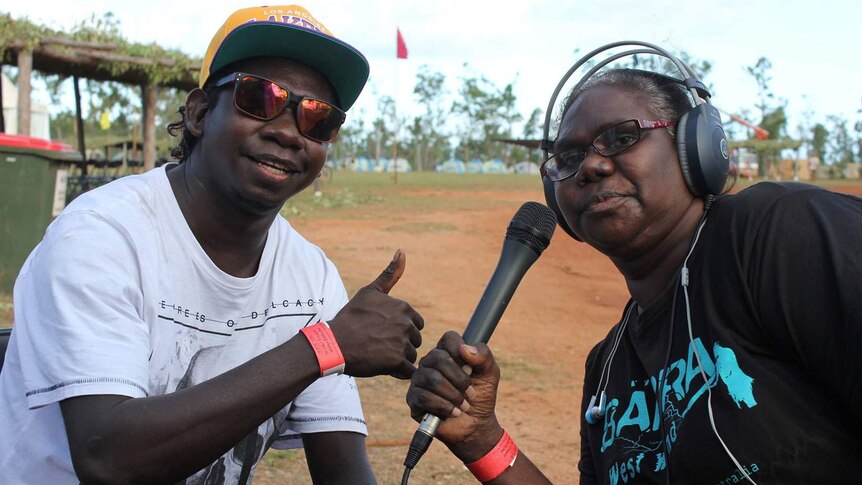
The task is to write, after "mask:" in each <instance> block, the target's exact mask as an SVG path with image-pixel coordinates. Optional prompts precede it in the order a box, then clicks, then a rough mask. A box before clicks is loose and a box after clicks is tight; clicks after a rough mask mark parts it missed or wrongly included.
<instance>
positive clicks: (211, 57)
mask: <svg viewBox="0 0 862 485" xmlns="http://www.w3.org/2000/svg"><path fill="white" fill-rule="evenodd" d="M262 56H271V57H285V58H288V59H293V60H296V61H299V62H302V63H303V64H305V65H307V66H309V67H311V68H312V69H314V70H316V71H318V72H319V73H321V74H323V76H324V77H325V78H326V79H327V80H328V81H329V83H330V84H331V85H332V87H333V88H334V89H335V94H336V96H338V102H337V103H336V104H337V105H338V107H339V108H341V109H342V110H344V111H347V110H348V109H349V108H350V107H351V106H353V103H354V102H355V101H356V98H358V97H359V93H361V92H362V88H363V87H364V86H365V82H366V81H367V80H368V61H367V60H366V59H365V56H363V55H362V53H361V52H359V51H358V50H356V48H354V47H353V46H351V45H350V44H348V43H346V42H344V41H341V40H339V39H338V38H337V37H335V36H334V35H332V32H330V31H329V29H327V28H326V27H325V26H324V25H323V24H322V23H320V22H319V21H318V20H317V19H315V18H314V17H313V16H312V15H311V14H310V13H309V12H308V10H306V9H305V8H303V7H300V6H299V5H284V6H271V7H269V6H267V7H249V8H243V9H240V10H237V11H236V12H234V13H232V14H231V15H230V17H228V18H227V20H226V21H225V23H224V25H222V26H221V27H220V28H219V29H218V31H217V32H216V34H215V36H214V37H213V39H212V41H210V45H209V48H207V52H206V55H205V56H204V59H203V62H202V63H201V77H200V82H199V86H200V87H203V86H204V84H205V83H206V82H207V79H209V77H210V75H212V74H213V73H214V72H217V71H218V70H219V69H221V68H223V67H225V66H227V65H228V64H230V63H233V62H236V61H241V60H243V59H249V58H252V57H262Z"/></svg>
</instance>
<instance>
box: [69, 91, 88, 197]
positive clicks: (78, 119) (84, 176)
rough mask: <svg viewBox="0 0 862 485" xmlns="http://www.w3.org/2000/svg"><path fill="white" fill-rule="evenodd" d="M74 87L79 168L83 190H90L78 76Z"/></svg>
mask: <svg viewBox="0 0 862 485" xmlns="http://www.w3.org/2000/svg"><path fill="white" fill-rule="evenodd" d="M72 87H73V88H74V90H75V133H76V134H77V135H78V151H80V152H81V161H80V162H79V163H78V168H79V169H80V171H81V175H80V180H81V190H82V191H84V192H86V191H88V190H90V178H89V177H88V175H87V145H86V144H85V142H84V115H83V114H82V111H81V87H80V86H79V85H78V76H72Z"/></svg>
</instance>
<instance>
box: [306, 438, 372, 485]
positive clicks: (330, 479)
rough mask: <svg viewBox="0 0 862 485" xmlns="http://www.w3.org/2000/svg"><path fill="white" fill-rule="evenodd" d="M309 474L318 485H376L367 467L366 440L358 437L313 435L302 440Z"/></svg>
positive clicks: (368, 464)
mask: <svg viewBox="0 0 862 485" xmlns="http://www.w3.org/2000/svg"><path fill="white" fill-rule="evenodd" d="M302 443H303V445H304V446H305V458H306V461H307V462H308V471H309V472H310V473H311V479H312V480H313V481H314V483H315V485H324V484H326V485H342V484H343V485H376V484H377V480H376V479H375V478H374V473H373V472H372V471H371V464H370V463H368V454H367V453H366V451H365V436H363V435H361V434H359V433H351V432H346V431H345V432H334V433H310V434H305V435H303V436H302Z"/></svg>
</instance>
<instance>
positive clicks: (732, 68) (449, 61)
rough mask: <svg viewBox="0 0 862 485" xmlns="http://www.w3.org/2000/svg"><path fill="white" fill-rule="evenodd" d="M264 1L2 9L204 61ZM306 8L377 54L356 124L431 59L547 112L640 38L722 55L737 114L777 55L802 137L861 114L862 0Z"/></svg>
mask: <svg viewBox="0 0 862 485" xmlns="http://www.w3.org/2000/svg"><path fill="white" fill-rule="evenodd" d="M71 5H74V7H71ZM202 5H205V7H202ZM252 5H255V4H253V3H248V2H237V1H225V0H209V1H207V2H206V3H204V2H199V1H197V2H196V1H186V2H176V1H170V2H169V1H165V0H149V1H146V2H119V1H116V0H114V1H108V0H75V1H74V2H69V1H68V0H62V1H56V0H42V1H40V2H34V3H30V2H21V1H11V0H2V1H0V12H8V13H10V14H12V16H13V17H16V18H18V17H27V18H28V19H29V20H31V21H33V22H36V23H40V24H43V25H46V26H49V27H52V28H55V29H60V30H63V29H68V28H70V27H72V26H73V25H75V24H77V23H79V22H81V21H82V20H84V19H86V18H88V17H89V16H90V15H92V14H94V13H95V14H98V15H100V14H101V13H104V12H108V11H110V12H113V13H114V14H115V15H116V16H117V17H118V18H119V20H120V22H121V27H122V31H123V33H124V35H125V36H126V38H127V39H129V40H131V41H136V42H157V43H158V44H159V45H161V46H163V47H166V48H174V49H179V50H181V51H183V52H185V53H187V54H190V55H193V56H202V55H203V53H204V51H205V50H206V47H207V45H208V43H209V41H210V39H211V38H212V35H213V33H215V30H216V29H217V28H218V27H219V26H220V25H221V23H222V22H223V21H224V20H225V19H226V18H227V16H228V15H229V14H230V13H232V12H233V11H234V10H236V9H238V8H242V7H246V6H252ZM302 5H303V6H304V7H306V8H307V9H308V10H309V11H310V12H311V14H312V15H314V16H315V17H316V18H317V19H318V20H319V21H321V22H322V23H323V24H324V25H326V27H327V28H328V29H329V30H330V31H332V32H333V34H335V35H336V36H337V37H339V38H341V39H343V40H345V41H346V42H348V43H350V44H352V45H353V46H354V47H356V48H357V49H359V50H360V51H361V52H363V53H364V54H365V56H366V57H367V58H368V60H369V63H370V65H371V76H370V78H369V83H368V85H367V86H366V88H365V91H364V92H363V94H362V95H361V96H360V98H359V100H358V101H357V104H356V105H355V106H354V108H353V109H352V110H351V112H350V113H349V114H348V117H349V118H348V119H350V117H354V118H356V117H363V118H365V119H366V121H367V122H370V121H371V118H372V117H373V116H374V115H376V106H377V100H378V99H379V98H380V97H381V96H391V97H393V98H394V99H395V101H396V106H397V110H398V113H399V115H401V116H411V115H415V114H418V113H419V112H420V111H421V109H420V107H419V106H418V105H417V104H416V102H415V99H414V96H413V93H412V91H413V87H414V85H415V80H416V73H417V71H418V69H419V67H420V66H423V65H427V66H428V68H429V69H430V70H431V71H437V72H441V73H443V74H444V75H445V76H446V86H447V90H448V92H449V99H448V103H451V100H452V99H454V97H455V96H457V91H458V88H459V86H460V85H461V80H462V79H463V78H464V77H465V76H466V77H475V76H485V77H486V78H487V79H489V80H490V81H491V82H493V83H494V84H495V85H497V86H498V87H500V88H502V87H504V86H505V85H506V84H508V83H511V82H514V91H515V95H516V96H517V98H518V102H517V107H518V110H519V111H520V113H521V114H522V115H523V116H524V117H525V118H526V117H528V116H529V114H530V113H531V112H532V111H533V109H535V108H541V109H542V111H543V112H544V110H545V108H546V107H547V105H548V101H549V98H550V95H551V93H552V92H553V89H554V87H555V86H556V84H557V82H558V81H559V78H560V77H561V76H562V75H563V74H564V73H565V72H566V71H567V70H568V68H569V67H570V66H571V65H572V64H573V63H574V62H575V61H576V60H577V59H578V57H579V56H580V55H583V54H584V53H586V52H588V51H590V50H592V49H594V48H596V47H598V46H601V45H603V44H606V43H609V42H614V41H619V40H641V41H646V42H651V43H655V44H658V45H659V46H661V47H664V48H665V49H668V50H670V51H671V52H674V53H679V52H680V51H685V52H687V53H688V54H689V55H691V56H692V57H694V58H696V59H702V60H707V61H709V62H711V63H712V71H711V73H710V74H709V76H708V77H707V78H706V81H707V83H708V84H711V85H712V86H713V93H712V94H713V102H714V104H715V105H716V106H718V107H719V108H721V109H723V110H725V111H728V112H732V113H737V114H741V113H744V112H746V111H747V112H750V113H755V112H756V111H757V109H756V104H757V102H758V91H757V84H756V82H755V81H754V78H753V77H752V76H751V75H750V74H748V73H747V72H746V67H748V66H753V65H754V64H756V63H757V60H758V59H759V58H760V57H766V58H767V59H769V60H770V61H771V63H772V69H771V70H770V71H769V73H770V74H771V77H772V79H771V81H770V88H771V90H772V92H773V94H774V96H775V98H776V99H781V100H785V101H786V102H787V113H788V116H789V122H788V131H789V134H790V135H791V136H794V137H797V136H798V134H799V131H798V128H797V127H798V126H800V125H806V126H809V127H810V126H812V125H813V124H814V123H818V122H821V123H825V122H826V119H827V116H828V115H838V116H841V117H842V118H844V119H846V120H848V121H849V126H850V127H852V126H853V125H854V124H855V123H856V122H857V121H862V112H860V110H862V64H860V63H859V62H858V60H857V55H856V54H855V52H856V50H857V49H858V48H859V47H860V46H862V26H860V19H862V2H858V1H855V0H819V1H812V0H808V1H801V0H783V1H779V0H722V1H718V0H703V1H701V2H680V1H679V0H676V1H671V0H536V1H531V0H522V1H519V2H514V1H510V0H497V1H479V0H473V1H469V0H460V1H453V0H436V1H433V2H432V1H422V2H415V1H410V0H402V1H395V0H361V1H359V0H309V1H305V2H303V3H302ZM396 28H400V30H401V32H402V34H403V36H404V39H405V42H406V44H407V48H408V51H409V55H408V59H406V60H399V59H396V58H395V50H396V40H395V39H396ZM578 53H579V54H578ZM465 63H466V65H467V67H465ZM448 103H447V104H448ZM752 117H753V118H757V115H754V114H752ZM752 121H757V119H754V120H752ZM366 126H367V123H366ZM516 135H517V133H516Z"/></svg>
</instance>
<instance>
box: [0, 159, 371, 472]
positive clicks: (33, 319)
mask: <svg viewBox="0 0 862 485" xmlns="http://www.w3.org/2000/svg"><path fill="white" fill-rule="evenodd" d="M13 297H14V310H15V326H14V330H13V332H12V334H13V336H12V340H11V342H10V345H9V349H8V351H7V354H6V363H5V365H4V367H3V371H2V374H0V483H4V484H17V483H28V484H31V483H50V484H62V483H78V480H77V479H76V478H75V474H74V471H73V468H72V462H71V457H70V454H69V445H68V441H67V437H66V433H65V428H64V423H63V419H62V415H61V413H60V406H59V402H60V401H62V400H64V399H67V398H70V397H74V396H82V395H94V394H115V395H123V396H129V397H132V398H139V397H146V396H155V395H160V394H167V393H170V392H174V391H177V390H179V389H183V388H187V387H190V386H193V385H195V384H198V383H201V382H203V381H205V380H207V379H210V378H212V377H215V376H217V375H220V374H223V373H224V372H226V371H228V370H230V369H232V368H234V367H236V366H238V365H240V364H242V363H244V362H246V361H248V360H250V359H251V358H253V357H255V356H257V355H259V354H261V353H263V352H266V351H267V350H270V349H272V348H274V347H276V346H278V345H279V344H281V343H283V342H285V341H287V340H288V339H290V338H291V337H293V336H294V335H296V334H297V332H298V331H299V329H300V328H302V327H303V326H305V325H308V324H311V323H315V322H317V321H319V320H330V319H331V318H333V317H334V316H335V314H336V313H337V312H338V311H339V310H340V309H341V307H342V306H344V304H345V303H347V292H346V291H345V289H344V284H343V283H342V281H341V278H340V276H339V274H338V271H337V270H336V268H335V266H334V265H333V264H332V262H331V261H330V260H329V259H327V258H326V256H325V255H324V253H323V251H321V250H320V249H319V248H318V247H316V246H314V245H313V244H311V243H309V242H308V241H307V240H305V239H304V238H303V237H302V236H300V235H299V234H298V233H297V232H296V231H294V230H293V228H291V226H290V224H289V223H288V222H287V220H285V219H284V218H282V217H277V218H276V220H275V222H274V223H273V224H272V227H270V230H269V234H268V237H267V241H266V247H265V248H264V250H263V255H262V256H261V261H260V268H259V270H258V274H257V275H255V276H253V277H250V278H236V277H233V276H230V275H228V274H226V273H224V272H223V271H221V270H220V269H219V268H218V267H217V266H216V265H215V264H214V263H213V262H212V261H211V260H210V258H209V257H208V256H207V254H206V253H205V252H204V250H203V249H202V248H201V246H200V244H199V243H198V241H197V240H196V239H195V237H194V235H193V234H192V232H191V229H189V227H188V224H187V223H186V221H185V219H184V218H183V215H182V212H181V211H180V208H179V206H178V205H177V202H176V199H175V198H174V195H173V192H172V191H171V187H170V184H169V182H168V179H167V175H166V171H165V168H160V169H156V170H152V171H150V172H148V173H146V174H143V175H137V176H129V177H124V178H122V179H120V180H117V181H116V182H113V183H110V184H108V185H106V186H104V187H101V188H99V189H96V190H93V191H90V192H88V193H86V194H84V195H82V196H81V197H79V198H78V199H76V200H75V201H74V202H73V203H71V204H70V205H69V207H67V208H66V210H65V211H63V213H62V214H61V215H60V216H59V217H58V218H57V219H56V220H55V221H54V222H53V223H52V224H51V226H50V227H49V228H48V230H47V231H46V234H45V237H44V239H43V240H42V242H41V243H40V244H39V245H38V246H37V247H36V248H35V249H34V250H33V252H32V253H31V254H30V256H29V258H28V259H27V261H26V262H25V264H24V266H23V268H22V269H21V272H20V274H19V276H18V279H17V281H16V283H15V289H14V292H13ZM285 372H289V369H285ZM322 431H352V432H357V433H362V434H367V430H366V426H365V420H364V418H363V414H362V409H361V406H360V403H359V395H358V392H357V390H356V384H355V381H354V380H353V378H351V377H349V376H339V375H333V376H329V377H326V378H322V379H318V380H317V381H316V382H315V383H314V384H312V385H311V386H309V387H308V388H307V389H305V390H304V391H303V392H302V393H301V394H300V395H299V396H298V397H297V398H296V399H295V400H294V401H293V402H291V403H290V404H288V405H287V406H286V407H285V408H284V409H282V410H281V411H280V412H278V413H277V414H276V416H274V417H273V418H272V419H270V420H268V421H267V422H265V423H264V424H263V425H261V426H260V428H259V429H258V430H257V436H250V437H249V438H248V439H249V440H250V439H254V446H255V447H256V448H257V450H256V451H255V453H254V464H256V463H257V461H258V460H259V459H260V457H261V456H262V455H263V453H264V452H265V451H266V450H267V449H268V448H269V447H270V446H273V447H276V448H292V447H300V446H302V440H301V435H302V434H303V433H315V432H322ZM244 450H245V446H237V447H236V448H235V449H233V450H230V451H229V452H228V453H226V454H225V455H224V456H223V457H221V458H220V459H219V460H217V461H216V462H214V463H213V464H212V465H211V466H210V467H208V468H206V469H204V470H202V471H201V472H199V473H198V474H196V475H195V476H194V477H192V478H191V479H189V480H188V481H187V483H204V481H205V480H207V481H206V483H235V482H236V481H237V479H238V477H239V476H240V474H241V473H242V469H243V461H244V457H245V455H246V452H245V451H244ZM246 467H247V468H248V467H252V468H251V470H246V474H248V473H250V472H253V464H247V465H246Z"/></svg>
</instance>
